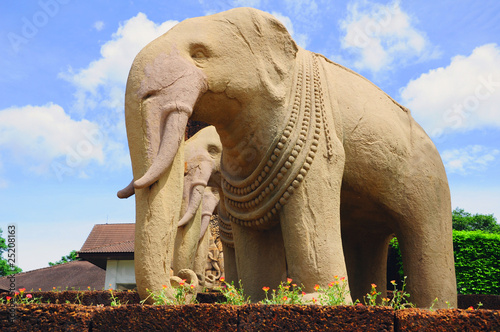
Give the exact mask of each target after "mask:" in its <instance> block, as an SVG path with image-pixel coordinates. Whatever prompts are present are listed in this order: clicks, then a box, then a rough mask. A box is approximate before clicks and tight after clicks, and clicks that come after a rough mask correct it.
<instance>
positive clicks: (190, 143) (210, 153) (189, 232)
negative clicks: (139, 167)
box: [117, 126, 222, 286]
mask: <svg viewBox="0 0 500 332" xmlns="http://www.w3.org/2000/svg"><path fill="white" fill-rule="evenodd" d="M221 153H222V145H221V142H220V139H219V135H218V134H217V131H216V130H215V128H214V127H213V126H208V127H206V128H203V129H201V130H200V131H199V132H198V133H196V134H195V135H194V136H193V137H191V138H190V139H188V140H187V141H186V143H185V162H184V164H185V171H184V173H185V174H184V182H183V196H182V197H183V199H182V205H181V210H180V216H182V217H180V220H179V223H178V229H177V235H176V238H175V245H174V252H173V258H172V269H173V274H174V275H178V274H179V272H180V271H181V270H184V269H189V270H192V271H194V273H195V274H196V275H197V277H198V280H199V281H200V284H201V286H205V284H204V279H205V276H204V274H205V268H206V264H207V259H208V256H209V239H210V232H207V229H208V225H209V222H210V217H211V216H212V214H213V212H214V210H215V208H216V207H217V205H218V203H219V193H218V192H219V189H220V181H221V177H220V156H221ZM133 182H134V181H132V182H130V184H129V185H128V186H127V187H125V188H124V189H122V190H120V191H118V193H117V196H118V197H119V198H128V197H130V196H132V195H133V194H134V193H135V189H134V186H133Z"/></svg>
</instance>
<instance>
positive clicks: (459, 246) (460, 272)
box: [453, 231, 500, 294]
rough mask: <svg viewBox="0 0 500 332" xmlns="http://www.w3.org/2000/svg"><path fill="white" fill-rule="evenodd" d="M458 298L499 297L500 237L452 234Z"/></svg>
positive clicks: (470, 233)
mask: <svg viewBox="0 0 500 332" xmlns="http://www.w3.org/2000/svg"><path fill="white" fill-rule="evenodd" d="M453 251H454V253H455V272H456V275H457V290H458V293H459V294H500V234H498V233H496V234H493V233H486V232H482V231H473V232H467V231H453Z"/></svg>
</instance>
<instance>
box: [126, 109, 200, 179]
mask: <svg viewBox="0 0 500 332" xmlns="http://www.w3.org/2000/svg"><path fill="white" fill-rule="evenodd" d="M166 112H167V113H168V115H167V117H166V119H165V125H164V127H163V136H162V138H161V140H160V148H159V150H158V154H157V155H156V157H155V158H154V160H153V163H152V164H151V166H150V167H149V169H148V170H147V172H146V174H144V175H143V176H142V177H141V178H140V179H138V180H136V181H135V182H134V187H135V189H141V188H146V187H149V186H150V185H152V184H153V183H155V182H156V181H157V180H158V179H159V178H160V177H161V176H162V175H163V173H165V172H166V171H167V170H168V169H169V168H170V166H171V165H172V162H173V160H174V157H175V155H176V153H177V150H178V149H179V146H180V144H181V142H182V140H183V139H184V131H185V129H186V125H187V122H188V119H189V116H190V115H191V113H192V112H193V109H192V108H191V107H188V106H186V105H182V104H181V105H179V104H175V103H173V104H170V105H168V106H167V108H166Z"/></svg>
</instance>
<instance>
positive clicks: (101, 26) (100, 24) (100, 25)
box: [93, 21, 104, 31]
mask: <svg viewBox="0 0 500 332" xmlns="http://www.w3.org/2000/svg"><path fill="white" fill-rule="evenodd" d="M93 27H94V29H96V30H97V31H101V30H102V29H104V22H103V21H97V22H95V23H94V25H93Z"/></svg>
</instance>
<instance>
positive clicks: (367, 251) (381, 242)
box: [342, 220, 391, 303]
mask: <svg viewBox="0 0 500 332" xmlns="http://www.w3.org/2000/svg"><path fill="white" fill-rule="evenodd" d="M344 224H345V223H344V220H343V221H342V243H343V247H344V255H345V260H346V265H347V274H348V276H349V279H348V280H349V288H350V290H351V297H352V299H353V301H355V300H359V301H361V303H363V297H364V296H366V294H367V293H369V292H370V290H371V284H375V285H377V291H379V292H381V293H382V297H386V296H387V252H388V246H389V240H390V238H391V236H390V232H383V231H380V230H378V231H377V230H375V231H374V230H371V229H370V230H367V229H365V228H364V227H350V226H344ZM349 224H351V223H350V222H349ZM379 300H381V299H380V298H379Z"/></svg>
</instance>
